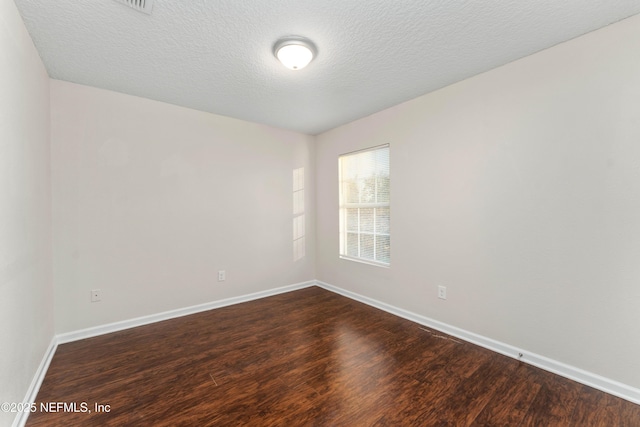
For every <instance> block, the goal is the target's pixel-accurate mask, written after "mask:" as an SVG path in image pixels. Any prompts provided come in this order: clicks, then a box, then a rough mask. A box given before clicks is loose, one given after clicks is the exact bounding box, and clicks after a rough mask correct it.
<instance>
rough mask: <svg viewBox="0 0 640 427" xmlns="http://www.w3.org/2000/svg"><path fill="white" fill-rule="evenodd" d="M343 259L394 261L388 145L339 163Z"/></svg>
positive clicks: (353, 155)
mask: <svg viewBox="0 0 640 427" xmlns="http://www.w3.org/2000/svg"><path fill="white" fill-rule="evenodd" d="M338 169H339V174H340V177H339V179H340V257H341V258H345V259H352V260H358V261H364V262H368V263H373V264H378V265H385V266H388V265H389V264H390V261H391V234H390V223H391V221H390V220H391V215H390V213H391V211H390V205H389V200H390V194H389V189H390V181H389V145H384V146H381V147H375V148H371V149H368V150H363V151H357V152H355V153H349V154H344V155H342V156H340V157H339V159H338Z"/></svg>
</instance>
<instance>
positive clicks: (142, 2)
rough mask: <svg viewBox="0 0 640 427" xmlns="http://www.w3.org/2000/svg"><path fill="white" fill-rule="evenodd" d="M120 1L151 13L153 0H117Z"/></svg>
mask: <svg viewBox="0 0 640 427" xmlns="http://www.w3.org/2000/svg"><path fill="white" fill-rule="evenodd" d="M115 1H117V2H118V3H122V4H126V5H127V6H129V7H130V8H132V9H135V10H137V11H139V12H144V13H146V14H147V15H151V8H152V7H153V0H115Z"/></svg>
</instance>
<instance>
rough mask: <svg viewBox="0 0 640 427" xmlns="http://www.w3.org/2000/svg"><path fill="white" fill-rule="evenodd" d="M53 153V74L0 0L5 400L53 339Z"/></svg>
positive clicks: (0, 359)
mask: <svg viewBox="0 0 640 427" xmlns="http://www.w3.org/2000/svg"><path fill="white" fill-rule="evenodd" d="M49 152H50V145H49V77H48V76H47V72H46V71H45V69H44V66H43V65H42V62H41V61H40V57H39V56H38V53H37V52H36V49H35V48H34V46H33V43H32V42H31V38H30V37H29V34H28V33H27V31H26V29H25V27H24V24H23V22H22V19H21V17H20V15H19V14H18V11H17V9H16V7H15V4H14V2H13V1H12V0H0V402H22V400H23V399H24V398H25V394H26V392H27V389H28V388H29V385H30V383H31V380H32V379H33V377H34V375H35V373H36V370H37V369H38V366H39V364H40V361H41V360H42V358H43V356H44V353H45V351H46V349H47V347H48V345H49V343H50V342H51V339H52V338H53V303H52V299H53V288H52V283H51V217H50V216H51V187H50V181H49V179H50V166H49ZM14 415H15V414H12V413H6V412H1V411H0V425H9V424H10V423H11V422H12V420H13V419H14Z"/></svg>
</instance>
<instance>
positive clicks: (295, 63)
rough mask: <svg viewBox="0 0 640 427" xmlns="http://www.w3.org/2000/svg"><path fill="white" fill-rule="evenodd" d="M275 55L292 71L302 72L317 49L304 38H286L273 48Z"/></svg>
mask: <svg viewBox="0 0 640 427" xmlns="http://www.w3.org/2000/svg"><path fill="white" fill-rule="evenodd" d="M273 54H274V55H275V56H276V58H278V59H279V60H280V62H282V65H284V66H285V67H287V68H289V69H290V70H302V69H303V68H304V67H306V66H307V65H308V64H309V62H311V60H312V59H313V57H314V56H315V54H316V47H315V46H314V44H313V43H312V42H311V40H308V39H305V38H303V37H297V36H292V37H285V38H283V39H280V40H278V41H277V42H276V44H275V45H274V46H273Z"/></svg>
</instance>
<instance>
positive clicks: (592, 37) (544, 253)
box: [316, 16, 640, 387]
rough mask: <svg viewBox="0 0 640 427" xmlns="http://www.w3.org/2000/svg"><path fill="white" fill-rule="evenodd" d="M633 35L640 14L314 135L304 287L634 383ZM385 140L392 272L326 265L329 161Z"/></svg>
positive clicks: (334, 260) (638, 200)
mask: <svg viewBox="0 0 640 427" xmlns="http://www.w3.org/2000/svg"><path fill="white" fill-rule="evenodd" d="M638 40H640V16H636V17H633V18H630V19H627V20H625V21H622V22H620V23H618V24H615V25H612V26H609V27H607V28H604V29H602V30H599V31H596V32H593V33H590V34H588V35H585V36H583V37H580V38H578V39H575V40H573V41H570V42H567V43H564V44H561V45H558V46H556V47H554V48H551V49H548V50H545V51H543V52H540V53H538V54H535V55H533V56H530V57H527V58H524V59H522V60H519V61H517V62H514V63H511V64H508V65H506V66H503V67H501V68H498V69H495V70H493V71H490V72H487V73H485V74H482V75H479V76H476V77H474V78H471V79H468V80H466V81H463V82H461V83H458V84H455V85H452V86H450V87H447V88H444V89H442V90H440V91H437V92H434V93H431V94H428V95H425V96H422V97H420V98H417V99H415V100H413V101H410V102H407V103H404V104H401V105H398V106H396V107H393V108H390V109H388V110H385V111H382V112H380V113H377V114H374V115H372V116H370V117H367V118H364V119H361V120H358V121H356V122H354V123H351V124H348V125H345V126H342V127H340V128H337V129H334V130H332V131H329V132H327V133H324V134H322V135H320V136H319V137H318V139H317V147H316V154H317V160H316V168H317V171H318V173H317V177H316V181H317V199H316V200H317V206H318V209H317V234H318V236H322V238H321V239H319V240H318V246H317V266H316V268H317V276H318V279H319V280H322V281H325V282H327V283H329V284H332V285H335V286H338V287H342V288H344V289H346V290H348V291H352V292H356V293H359V294H362V295H364V296H367V297H369V298H373V299H377V300H379V301H382V302H385V303H387V304H391V305H394V306H396V307H399V308H402V309H405V310H409V311H412V312H414V313H417V314H421V315H424V316H427V317H430V318H433V319H436V320H439V321H441V322H445V323H448V324H450V325H453V326H457V327H459V328H463V329H465V330H468V331H471V332H475V333H477V334H481V335H483V336H486V337H489V338H492V339H495V340H498V341H501V342H504V343H507V344H510V345H512V346H515V347H518V348H522V349H525V350H527V351H530V352H534V353H537V354H540V355H543V356H546V357H549V358H551V359H554V360H557V361H560V362H564V363H566V364H569V365H572V366H575V367H578V368H582V369H584V370H587V371H589V372H592V373H596V374H600V375H603V376H605V377H608V378H611V379H614V380H617V381H620V382H622V383H625V384H628V385H631V386H634V387H640V357H638V354H640V340H638V337H640V309H639V307H640V102H639V100H640V55H639V54H638V52H639V47H640V45H639V44H638ZM385 143H390V144H391V176H392V194H391V198H392V199H391V200H392V202H391V206H392V208H391V212H392V219H391V221H392V261H391V268H390V269H383V268H378V267H373V266H369V265H364V264H358V263H354V262H349V261H346V260H340V259H339V258H338V194H337V190H338V182H337V178H338V171H337V166H338V155H339V154H340V153H345V152H349V151H353V150H356V149H361V148H365V147H370V146H375V145H379V144H385ZM438 285H445V286H447V288H448V299H447V300H446V301H442V300H438V299H437V286H438Z"/></svg>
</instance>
